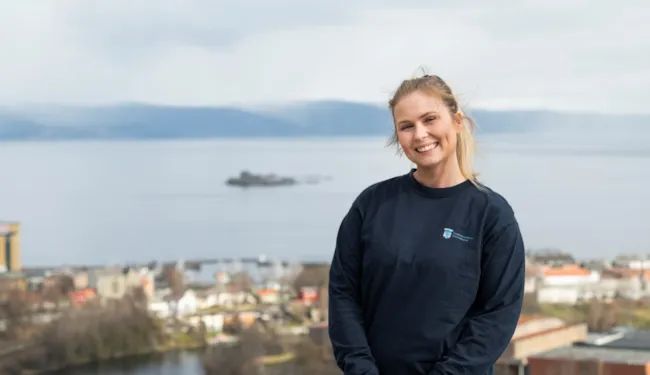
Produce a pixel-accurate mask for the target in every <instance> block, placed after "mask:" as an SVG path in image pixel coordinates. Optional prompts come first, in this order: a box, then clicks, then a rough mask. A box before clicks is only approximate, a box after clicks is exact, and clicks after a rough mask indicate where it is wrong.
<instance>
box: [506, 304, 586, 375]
mask: <svg viewBox="0 0 650 375" xmlns="http://www.w3.org/2000/svg"><path fill="white" fill-rule="evenodd" d="M586 338H587V325H586V324H582V323H581V324H566V323H565V322H564V321H562V320H560V319H557V318H548V317H542V316H539V317H538V316H525V315H522V316H521V317H520V318H519V322H518V324H517V329H516V330H515V333H514V335H513V337H512V339H511V340H510V344H508V347H507V348H506V350H505V351H504V352H503V354H502V355H501V357H500V358H499V360H498V361H497V363H496V365H495V375H523V374H525V373H526V368H527V365H528V358H529V356H531V355H535V354H538V353H543V352H546V351H548V350H553V349H555V348H558V347H564V346H567V345H572V344H573V343H574V342H579V341H583V340H585V339H586Z"/></svg>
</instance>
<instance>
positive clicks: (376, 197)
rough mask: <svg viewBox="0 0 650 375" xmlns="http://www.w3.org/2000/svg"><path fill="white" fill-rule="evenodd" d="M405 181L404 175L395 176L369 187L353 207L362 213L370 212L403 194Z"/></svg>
mask: <svg viewBox="0 0 650 375" xmlns="http://www.w3.org/2000/svg"><path fill="white" fill-rule="evenodd" d="M404 179H405V176H404V175H401V176H395V177H391V178H388V179H385V180H382V181H379V182H375V183H373V184H371V185H369V186H367V187H366V188H364V189H363V190H362V191H361V193H359V195H357V197H356V199H355V200H354V203H353V206H354V207H356V208H357V209H359V210H360V211H361V212H362V213H364V212H368V211H369V210H370V209H371V208H372V207H373V206H376V205H378V204H380V203H381V202H386V201H387V200H390V199H391V198H393V197H395V196H397V195H398V194H399V193H400V192H402V191H403V188H404Z"/></svg>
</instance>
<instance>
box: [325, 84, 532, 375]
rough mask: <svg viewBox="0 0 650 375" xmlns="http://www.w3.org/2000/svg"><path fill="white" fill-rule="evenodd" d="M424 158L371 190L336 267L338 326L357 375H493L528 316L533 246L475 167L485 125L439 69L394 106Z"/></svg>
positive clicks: (337, 343) (354, 213) (332, 320)
mask: <svg viewBox="0 0 650 375" xmlns="http://www.w3.org/2000/svg"><path fill="white" fill-rule="evenodd" d="M389 105H390V108H391V110H392V114H393V120H394V136H393V141H392V143H394V144H395V145H397V146H398V147H399V149H400V150H401V152H402V153H403V154H405V155H406V156H407V157H408V158H409V159H410V160H411V161H412V162H413V163H414V164H415V165H416V168H415V169H413V170H411V171H410V172H409V173H407V174H404V175H401V176H397V177H394V178H391V179H388V180H385V181H381V182H378V183H375V184H373V185H372V186H370V187H368V188H366V189H365V190H364V191H363V192H362V193H361V194H359V196H358V197H357V198H356V200H355V201H354V202H353V204H352V207H351V208H350V210H349V211H348V213H347V215H346V216H345V217H344V218H343V221H342V223H341V225H340V228H339V232H338V235H337V238H336V248H335V251H334V257H333V259H332V265H331V268H330V281H329V333H330V339H331V341H332V347H333V350H334V356H335V357H336V361H337V364H338V366H339V367H340V369H341V370H343V372H344V374H346V375H361V374H365V375H378V374H402V375H448V374H468V375H484V374H492V373H493V365H494V363H495V361H496V360H497V359H498V358H499V357H500V356H501V354H502V352H503V351H504V350H505V348H506V346H507V345H508V343H509V342H510V339H511V338H512V335H513V333H514V330H515V327H516V325H517V320H518V317H519V314H520V312H521V307H522V301H523V290H524V273H525V254H524V243H523V240H522V237H521V233H520V230H519V225H518V223H517V220H516V219H515V215H514V212H513V210H512V208H511V207H510V205H509V204H508V202H507V201H506V200H505V199H504V198H503V197H501V196H500V195H499V194H497V193H495V192H494V191H492V190H490V189H489V188H488V187H486V186H485V185H483V184H481V183H480V182H479V181H478V180H477V178H476V173H475V172H474V170H473V166H472V161H473V152H474V143H473V139H472V130H473V125H474V123H473V121H472V120H471V119H469V118H468V117H467V116H465V115H463V113H462V112H461V111H460V109H459V107H458V102H457V100H456V98H455V97H454V95H453V93H452V91H451V89H450V88H449V86H447V84H446V83H445V82H444V81H443V80H442V79H441V78H439V77H437V76H428V75H427V76H424V77H420V78H415V79H410V80H406V81H404V82H403V83H402V84H401V85H400V87H399V88H398V89H397V91H396V93H395V95H394V97H393V98H392V99H391V100H390V102H389Z"/></svg>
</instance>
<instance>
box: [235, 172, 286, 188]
mask: <svg viewBox="0 0 650 375" xmlns="http://www.w3.org/2000/svg"><path fill="white" fill-rule="evenodd" d="M297 183H298V181H297V180H296V179H295V178H292V177H281V176H277V175H275V174H254V173H251V172H249V171H242V172H241V173H240V174H239V176H238V177H231V178H229V179H228V180H226V185H230V186H240V187H250V186H288V185H295V184H297Z"/></svg>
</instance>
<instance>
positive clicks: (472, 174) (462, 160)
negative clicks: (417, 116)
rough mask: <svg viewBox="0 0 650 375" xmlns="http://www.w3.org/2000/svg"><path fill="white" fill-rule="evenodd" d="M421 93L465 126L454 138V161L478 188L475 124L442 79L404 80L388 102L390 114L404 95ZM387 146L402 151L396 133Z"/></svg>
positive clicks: (431, 77)
mask: <svg viewBox="0 0 650 375" xmlns="http://www.w3.org/2000/svg"><path fill="white" fill-rule="evenodd" d="M416 91H419V92H422V93H426V94H430V95H434V96H437V97H439V98H440V99H441V100H442V102H443V104H444V105H445V106H446V107H447V109H449V112H450V113H451V115H452V116H456V115H461V116H462V120H463V121H464V122H465V126H463V129H462V130H461V132H460V133H458V136H457V138H456V159H457V160H458V165H459V167H460V172H461V174H462V175H463V177H465V178H466V179H468V180H470V181H471V182H472V183H473V184H474V185H476V186H479V183H478V179H477V177H478V173H476V171H475V170H474V154H475V152H476V145H475V141H474V131H475V129H476V122H475V121H474V120H473V119H472V118H471V117H470V116H467V115H465V114H462V112H461V111H460V106H459V105H458V100H457V99H456V96H455V95H454V93H453V92H452V91H451V88H450V87H449V85H447V83H445V81H443V80H442V78H440V77H438V76H435V75H425V76H423V77H419V78H412V79H407V80H404V81H403V82H402V83H401V84H400V85H399V87H398V88H397V90H396V91H395V94H394V95H393V97H392V98H391V99H390V100H389V101H388V106H389V107H390V110H391V113H393V115H394V110H395V105H397V103H398V102H399V101H400V100H401V99H402V98H403V97H405V96H406V95H409V94H411V93H413V92H416ZM388 144H389V145H394V146H396V147H397V151H398V153H401V152H402V150H401V148H400V147H399V142H398V141H397V131H394V132H393V136H392V137H391V138H390V141H389V142H388Z"/></svg>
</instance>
